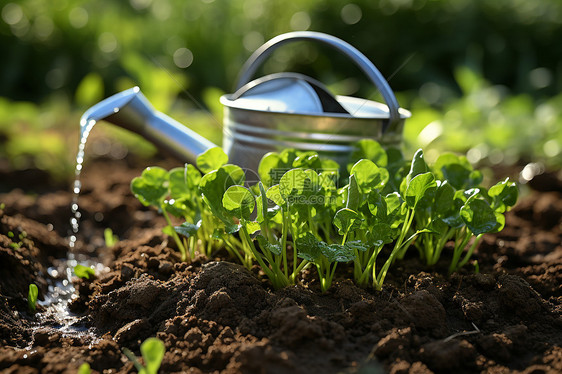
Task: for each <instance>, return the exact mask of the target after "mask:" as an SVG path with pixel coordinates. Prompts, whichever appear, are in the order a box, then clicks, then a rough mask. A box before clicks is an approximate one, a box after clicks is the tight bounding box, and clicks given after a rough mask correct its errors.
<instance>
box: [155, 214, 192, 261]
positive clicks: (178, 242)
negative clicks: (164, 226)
mask: <svg viewBox="0 0 562 374" xmlns="http://www.w3.org/2000/svg"><path fill="white" fill-rule="evenodd" d="M161 209H162V214H163V215H164V218H165V219H166V222H167V223H168V226H169V227H170V228H171V229H172V230H171V231H172V238H174V241H175V242H176V245H177V246H178V248H179V250H180V253H181V260H182V261H187V251H186V250H185V247H184V246H183V244H182V242H181V240H180V238H179V236H178V234H177V233H176V230H174V225H173V224H172V221H171V220H170V216H169V215H168V212H166V209H165V208H164V207H161Z"/></svg>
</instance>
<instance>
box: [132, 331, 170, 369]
mask: <svg viewBox="0 0 562 374" xmlns="http://www.w3.org/2000/svg"><path fill="white" fill-rule="evenodd" d="M140 351H141V355H142V358H143V359H144V365H142V364H141V363H140V362H139V361H138V359H137V357H136V356H135V355H134V354H133V352H131V351H130V350H129V349H127V348H123V353H124V354H125V356H127V358H128V359H129V360H131V361H132V362H133V364H134V365H135V368H136V369H137V370H138V372H139V374H156V373H158V369H160V364H161V363H162V359H163V358H164V353H166V347H165V346H164V343H163V342H162V341H161V340H160V339H158V338H148V339H146V340H145V341H144V342H143V343H142V344H141V346H140Z"/></svg>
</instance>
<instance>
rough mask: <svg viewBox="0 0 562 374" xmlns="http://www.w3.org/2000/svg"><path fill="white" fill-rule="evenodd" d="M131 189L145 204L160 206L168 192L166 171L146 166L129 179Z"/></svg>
mask: <svg viewBox="0 0 562 374" xmlns="http://www.w3.org/2000/svg"><path fill="white" fill-rule="evenodd" d="M131 191H132V192H133V194H134V195H135V197H136V198H137V199H139V201H140V202H141V203H142V204H143V205H145V206H149V205H154V206H157V207H160V206H161V205H162V203H163V201H164V198H165V197H166V195H167V194H168V172H167V171H166V170H165V169H163V168H161V167H157V166H156V167H148V168H146V169H144V171H143V172H142V174H141V176H140V177H136V178H133V180H132V181H131Z"/></svg>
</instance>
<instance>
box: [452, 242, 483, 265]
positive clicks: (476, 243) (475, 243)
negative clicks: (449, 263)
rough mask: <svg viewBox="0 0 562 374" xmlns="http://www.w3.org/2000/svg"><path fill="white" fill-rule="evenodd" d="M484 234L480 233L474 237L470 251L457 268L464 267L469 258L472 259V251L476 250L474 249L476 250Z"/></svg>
mask: <svg viewBox="0 0 562 374" xmlns="http://www.w3.org/2000/svg"><path fill="white" fill-rule="evenodd" d="M482 235H484V234H479V235H478V236H477V237H476V238H475V239H474V242H473V243H472V245H471V246H470V248H469V250H468V252H466V255H465V256H464V258H463V260H462V261H461V262H460V263H459V265H458V267H457V269H460V268H462V267H463V266H464V265H465V264H466V263H467V262H468V260H470V257H471V256H472V253H473V252H474V250H475V249H476V247H477V246H478V243H479V242H480V239H481V238H482Z"/></svg>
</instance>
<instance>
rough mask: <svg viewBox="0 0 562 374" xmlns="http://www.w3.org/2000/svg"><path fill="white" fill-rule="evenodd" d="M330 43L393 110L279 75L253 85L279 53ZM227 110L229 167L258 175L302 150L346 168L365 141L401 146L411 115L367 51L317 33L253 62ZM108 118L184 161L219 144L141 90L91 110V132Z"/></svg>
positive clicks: (274, 43) (263, 52) (274, 44)
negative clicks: (287, 153) (267, 160)
mask: <svg viewBox="0 0 562 374" xmlns="http://www.w3.org/2000/svg"><path fill="white" fill-rule="evenodd" d="M302 40H310V41H315V42H319V43H323V44H327V45H329V46H331V47H333V48H335V49H336V50H337V51H338V52H340V53H343V54H345V55H346V56H348V57H349V58H350V59H351V60H352V61H353V62H354V63H355V64H356V65H357V66H358V67H359V68H360V69H361V70H362V71H363V72H364V73H365V75H367V77H368V78H369V80H370V81H371V83H373V84H374V85H375V87H376V88H377V89H378V90H379V91H380V92H381V94H382V97H383V98H384V100H385V102H386V105H384V104H382V103H378V102H374V101H370V100H366V99H360V98H355V97H349V96H334V95H332V94H331V93H330V92H329V91H328V90H327V89H326V87H325V86H324V85H323V84H322V83H320V82H318V81H316V80H314V79H312V78H310V77H307V76H305V75H302V74H296V73H277V74H272V75H268V76H265V77H261V78H259V79H256V80H253V81H250V79H251V78H252V77H253V75H254V74H255V72H256V71H257V69H258V68H259V67H260V65H261V64H262V63H263V62H264V60H266V59H267V58H268V57H269V56H270V55H271V53H272V52H273V51H274V50H275V49H277V48H278V47H280V46H282V45H284V44H287V43H289V42H293V41H302ZM220 102H221V103H222V104H223V105H224V110H225V115H224V127H223V149H224V151H225V152H226V153H227V154H228V156H229V162H230V163H233V164H236V165H239V166H241V167H242V168H245V169H248V170H251V171H254V172H257V170H258V165H259V161H260V159H261V157H262V156H263V155H264V154H266V153H267V152H271V151H280V150H282V149H285V148H295V149H298V150H305V151H316V152H318V153H319V154H320V155H322V156H326V157H329V158H331V159H333V160H335V161H337V162H338V163H340V164H342V165H345V164H346V162H347V159H348V158H349V155H350V154H351V152H352V150H353V143H355V142H356V141H358V140H361V139H364V138H371V139H375V140H377V141H378V142H379V143H381V144H383V145H385V146H390V145H395V146H398V145H399V143H400V141H401V139H402V129H403V126H404V121H405V119H406V118H408V117H410V115H411V114H410V112H408V111H407V110H404V109H401V108H400V107H399V105H398V102H397V100H396V97H395V96H394V93H393V92H392V90H391V89H390V87H389V85H388V83H387V82H386V80H385V79H384V77H383V76H382V74H381V73H380V72H379V70H378V69H377V68H376V67H375V66H374V65H373V64H372V63H371V61H369V59H367V57H365V56H364V55H363V54H362V53H361V52H359V51H358V50H357V49H356V48H354V47H353V46H351V45H350V44H348V43H346V42H344V41H342V40H341V39H338V38H336V37H333V36H330V35H327V34H323V33H318V32H311V31H297V32H291V33H286V34H282V35H279V36H277V37H275V38H273V39H271V40H270V41H268V42H267V43H265V44H264V45H262V46H261V47H260V48H258V49H257V50H256V51H255V52H254V53H253V54H252V55H251V56H250V58H249V59H248V61H246V63H245V64H244V66H243V68H242V72H241V75H240V78H239V80H238V83H237V85H236V90H235V92H234V93H233V94H228V95H224V96H222V97H221V98H220ZM100 120H105V121H108V122H110V123H113V124H115V125H117V126H120V127H123V128H125V129H128V130H131V131H133V132H136V133H138V134H140V135H142V136H143V137H145V138H146V139H148V140H149V141H151V142H153V143H154V144H155V145H157V146H159V147H161V148H164V149H166V150H168V151H170V152H171V153H172V154H173V155H175V156H176V157H177V158H178V159H180V160H182V161H186V162H191V163H194V162H195V160H196V158H197V156H198V155H200V154H201V153H203V152H205V151H206V150H207V149H209V148H212V147H216V145H215V144H213V143H212V142H210V141H209V140H207V139H205V138H203V137H202V136H201V135H199V134H197V133H195V132H194V131H192V130H190V129H188V128H187V127H185V126H183V125H182V124H180V123H179V122H177V121H175V120H174V119H172V118H170V117H168V116H166V115H165V114H163V113H161V112H158V111H156V110H155V109H154V108H153V107H152V105H151V104H150V103H149V102H148V100H147V99H146V98H145V97H144V95H143V94H142V93H141V92H140V89H139V88H138V87H134V88H131V89H128V90H126V91H123V92H121V93H118V94H115V95H113V96H111V97H109V98H107V99H105V100H103V101H101V102H100V103H98V104H96V105H94V106H93V107H91V108H90V109H88V110H87V111H86V112H85V113H84V115H83V116H82V118H81V121H80V123H81V126H82V128H84V127H85V126H87V125H88V124H90V123H92V121H100Z"/></svg>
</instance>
